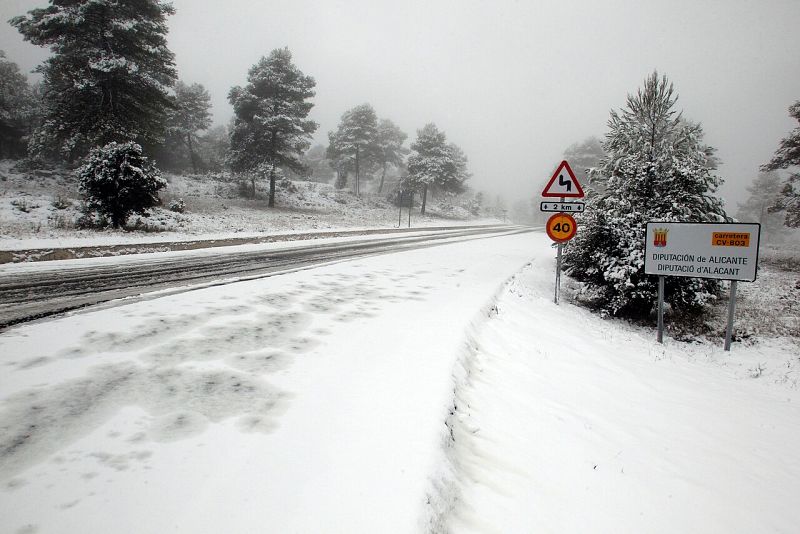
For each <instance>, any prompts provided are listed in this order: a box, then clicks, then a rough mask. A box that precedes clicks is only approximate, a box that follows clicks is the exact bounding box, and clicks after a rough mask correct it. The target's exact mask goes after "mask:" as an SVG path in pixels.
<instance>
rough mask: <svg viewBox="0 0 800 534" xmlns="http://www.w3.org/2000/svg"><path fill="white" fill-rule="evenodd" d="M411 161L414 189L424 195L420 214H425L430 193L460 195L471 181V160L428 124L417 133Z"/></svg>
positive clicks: (410, 167)
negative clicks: (468, 164)
mask: <svg viewBox="0 0 800 534" xmlns="http://www.w3.org/2000/svg"><path fill="white" fill-rule="evenodd" d="M411 150H412V151H413V152H412V154H411V155H410V156H409V157H408V178H409V183H410V185H411V187H413V188H414V189H415V190H417V191H420V192H421V194H422V206H421V208H420V213H421V214H423V215H424V214H425V207H426V205H427V200H428V191H429V190H433V191H450V192H454V193H460V192H462V191H463V187H464V182H465V181H466V180H467V179H468V178H469V176H470V175H469V172H468V171H467V157H466V156H465V155H464V152H463V151H462V150H461V149H460V148H459V147H458V146H456V145H455V144H453V143H449V144H448V143H447V136H446V135H445V133H444V132H442V131H440V130H439V129H438V128H437V127H436V125H435V124H433V123H429V124H426V125H425V126H424V127H423V128H422V129H421V130H417V139H416V141H414V142H413V143H412V144H411Z"/></svg>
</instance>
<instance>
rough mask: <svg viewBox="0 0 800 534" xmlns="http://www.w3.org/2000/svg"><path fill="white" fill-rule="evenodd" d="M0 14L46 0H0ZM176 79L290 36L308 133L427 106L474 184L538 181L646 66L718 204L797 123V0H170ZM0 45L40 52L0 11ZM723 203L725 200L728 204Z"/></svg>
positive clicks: (210, 78) (235, 80)
mask: <svg viewBox="0 0 800 534" xmlns="http://www.w3.org/2000/svg"><path fill="white" fill-rule="evenodd" d="M0 2H1V6H0V13H1V14H2V19H3V20H8V19H9V18H10V17H11V16H14V15H17V14H21V13H24V12H25V11H27V10H29V9H32V8H34V7H43V6H45V5H46V1H45V0H0ZM173 4H174V6H175V8H176V9H177V14H176V15H175V16H174V17H172V18H171V20H170V35H169V41H170V46H171V48H172V50H173V52H175V54H176V57H177V65H178V69H179V73H180V77H181V79H183V80H184V81H186V82H189V83H191V82H199V83H202V84H203V85H205V86H206V88H207V89H208V90H209V92H210V93H211V95H212V99H213V104H214V116H215V119H216V121H217V122H219V123H224V122H226V121H227V120H228V119H229V118H230V115H231V109H230V106H229V105H228V103H227V100H226V97H227V93H228V90H229V89H230V87H231V86H233V85H240V84H243V83H245V79H246V75H247V70H248V68H249V67H250V66H251V65H252V64H253V63H255V62H256V61H257V60H258V58H259V57H260V56H262V55H265V54H268V53H269V51H270V50H272V49H273V48H277V47H283V46H288V47H289V48H290V49H291V51H292V53H293V54H294V59H295V62H296V64H297V65H298V66H299V67H300V68H301V69H302V70H303V71H304V72H306V73H307V74H310V75H312V76H314V77H315V78H316V80H317V96H316V98H315V100H314V103H315V107H314V110H313V111H312V116H313V118H314V119H315V120H316V121H317V122H319V123H320V129H319V131H318V132H317V134H316V140H317V141H318V142H320V143H325V142H326V141H327V137H326V134H327V132H328V131H329V130H331V129H334V128H335V127H336V124H337V123H338V120H339V117H340V116H341V114H342V113H343V112H344V111H345V110H347V109H348V108H351V107H353V106H355V105H358V104H361V103H364V102H369V103H370V104H372V105H373V106H374V107H375V110H376V111H377V113H378V115H379V116H380V117H386V118H390V119H392V120H393V121H395V122H396V123H397V124H398V125H400V126H401V128H403V129H404V130H405V131H406V132H407V133H408V134H409V137H410V138H413V137H414V136H415V133H416V130H417V129H418V128H421V127H422V126H423V125H424V124H425V123H427V122H435V123H436V124H437V125H438V126H439V127H440V128H441V129H443V130H444V131H445V132H446V133H447V135H448V138H449V139H450V140H452V141H453V142H455V143H457V144H458V145H460V146H461V147H462V148H463V149H464V151H465V152H466V154H467V155H468V157H469V159H470V169H471V171H472V172H473V174H474V178H473V179H472V182H471V183H472V185H473V187H475V188H477V189H485V190H487V191H492V192H498V193H502V194H504V195H505V196H506V197H507V198H508V200H514V199H515V198H517V197H520V196H530V195H533V194H534V193H536V192H538V188H539V187H540V184H541V182H542V180H545V179H547V178H549V176H550V173H551V172H552V171H553V170H555V166H556V165H557V164H558V162H559V161H560V159H561V155H562V153H563V151H564V149H565V148H566V147H567V146H568V145H570V144H571V143H573V142H575V141H579V140H582V139H583V138H585V137H587V136H590V135H598V136H602V135H603V134H604V133H605V131H606V121H607V119H608V112H609V110H610V109H612V108H615V109H616V108H619V107H621V106H622V105H623V104H624V102H625V96H626V94H628V93H631V92H634V91H635V90H636V89H637V88H638V87H639V86H640V84H641V82H642V80H643V79H644V78H645V76H647V75H648V74H649V73H650V72H652V71H653V69H657V70H658V71H659V72H661V73H664V74H667V76H668V77H669V78H670V79H671V80H672V81H673V82H674V84H675V87H676V89H677V92H678V94H679V95H680V100H679V101H678V107H679V108H680V109H683V110H684V112H685V115H686V116H687V118H690V119H692V120H695V121H699V122H701V123H702V124H703V125H704V127H705V131H706V141H707V142H708V143H709V144H711V145H712V146H715V147H717V148H718V150H719V152H718V155H719V156H720V158H721V159H722V161H723V165H722V167H721V168H720V174H721V176H723V178H725V180H726V185H725V186H723V188H722V191H721V192H722V194H723V196H724V197H726V199H727V200H728V205H729V209H730V210H731V211H735V201H737V200H740V199H741V197H742V195H743V194H744V187H745V186H746V185H747V184H748V183H749V182H750V180H751V179H752V178H753V177H754V175H755V173H757V170H758V166H759V165H760V164H762V163H764V162H765V161H766V160H768V159H769V158H770V156H771V155H772V153H773V152H774V150H775V148H776V147H777V144H778V142H779V141H780V139H781V138H782V137H784V136H785V135H786V134H787V133H788V132H789V131H790V130H791V129H792V128H793V127H794V126H795V124H793V121H792V120H791V119H790V118H789V116H788V113H787V108H788V106H789V105H790V104H791V103H792V102H794V101H795V100H798V99H800V32H798V30H797V29H798V28H800V1H798V0H761V1H759V0H753V1H745V0H661V1H658V2H656V1H647V0H615V1H610V0H609V1H603V0H596V1H593V0H581V1H577V0H576V1H566V0H563V1H557V2H556V1H553V2H549V1H548V2H546V1H527V2H525V1H510V0H497V1H477V0H404V1H394V2H388V1H382V0H349V1H322V0H316V1H315V0H279V1H275V0H271V1H263V2H258V1H253V0H224V1H220V0H174V2H173ZM0 48H1V49H4V50H6V52H7V53H8V55H9V57H10V58H11V59H12V60H14V61H17V62H18V63H19V64H20V65H21V67H22V68H23V69H24V70H26V71H29V70H31V69H32V68H33V67H34V66H35V65H36V64H37V63H38V62H39V61H41V60H42V59H43V58H44V57H45V55H46V53H45V52H44V51H42V50H40V49H37V48H36V47H34V46H32V45H30V44H29V43H25V42H23V41H22V39H21V38H20V37H19V35H18V34H16V32H15V30H14V29H13V28H11V27H10V26H8V25H7V24H5V25H2V27H0ZM732 203H733V204H732Z"/></svg>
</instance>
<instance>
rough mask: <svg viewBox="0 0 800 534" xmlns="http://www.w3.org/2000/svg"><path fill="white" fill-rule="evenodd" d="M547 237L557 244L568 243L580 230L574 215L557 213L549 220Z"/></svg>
mask: <svg viewBox="0 0 800 534" xmlns="http://www.w3.org/2000/svg"><path fill="white" fill-rule="evenodd" d="M546 229H547V235H548V237H550V239H552V240H553V241H555V242H556V243H566V242H567V241H569V240H570V239H572V238H573V237H575V232H576V231H577V230H578V224H577V223H576V222H575V219H574V218H573V217H572V215H568V214H566V213H556V214H555V215H553V216H552V217H550V218H549V219H547V225H546Z"/></svg>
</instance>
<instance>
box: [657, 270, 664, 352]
mask: <svg viewBox="0 0 800 534" xmlns="http://www.w3.org/2000/svg"><path fill="white" fill-rule="evenodd" d="M658 342H659V343H664V277H663V276H660V275H659V277H658Z"/></svg>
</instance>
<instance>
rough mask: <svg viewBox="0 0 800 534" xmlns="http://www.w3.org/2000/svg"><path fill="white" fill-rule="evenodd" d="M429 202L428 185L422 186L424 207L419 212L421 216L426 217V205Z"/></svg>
mask: <svg viewBox="0 0 800 534" xmlns="http://www.w3.org/2000/svg"><path fill="white" fill-rule="evenodd" d="M427 202H428V184H425V185H423V186H422V207H421V208H420V210H419V214H420V215H425V204H427Z"/></svg>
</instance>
